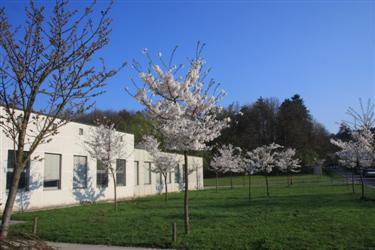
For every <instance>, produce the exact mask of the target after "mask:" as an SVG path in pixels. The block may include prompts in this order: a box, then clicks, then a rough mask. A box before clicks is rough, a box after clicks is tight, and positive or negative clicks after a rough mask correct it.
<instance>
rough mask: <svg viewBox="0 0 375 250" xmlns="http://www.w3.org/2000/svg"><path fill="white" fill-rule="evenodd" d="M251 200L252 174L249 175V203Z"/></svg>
mask: <svg viewBox="0 0 375 250" xmlns="http://www.w3.org/2000/svg"><path fill="white" fill-rule="evenodd" d="M250 200H251V174H249V201H250Z"/></svg>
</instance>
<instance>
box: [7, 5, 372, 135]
mask: <svg viewBox="0 0 375 250" xmlns="http://www.w3.org/2000/svg"><path fill="white" fill-rule="evenodd" d="M25 2H26V3H27V2H28V1H14V0H13V1H11V0H2V1H0V3H1V6H4V7H5V8H6V11H7V13H8V15H9V18H10V20H11V22H12V23H14V24H22V22H23V20H24V17H25V15H24V7H25ZM51 2H53V1H49V2H48V1H37V3H38V4H46V5H47V10H48V7H50V6H51ZM89 3H90V2H89V1H78V0H70V7H71V8H72V9H75V8H78V9H82V8H83V7H84V6H86V5H87V4H89ZM107 3H108V2H107V1H104V0H102V1H98V5H97V8H98V9H100V8H102V7H104V6H106V4H107ZM111 16H112V19H113V23H112V33H111V35H110V39H111V41H110V44H109V45H108V46H107V47H105V48H104V49H103V50H102V51H101V52H100V56H102V57H103V58H104V59H105V61H106V62H107V64H108V67H117V66H119V65H121V63H122V62H131V61H132V60H133V59H136V60H137V61H140V62H141V63H142V62H143V63H144V62H145V60H144V55H143V54H142V50H143V48H147V49H148V51H149V53H150V54H151V55H152V54H154V55H157V54H158V52H162V54H163V55H168V54H169V53H170V52H171V51H172V49H173V48H174V47H175V46H178V50H177V56H176V58H175V59H176V60H175V62H176V63H177V64H179V63H188V58H192V57H194V55H195V47H196V44H197V42H198V41H201V42H204V43H205V44H206V46H205V49H204V51H203V53H202V56H203V57H204V58H205V60H206V62H207V67H210V68H212V71H211V74H210V77H212V78H213V79H215V81H217V82H219V83H220V84H221V85H220V86H221V88H222V89H224V90H225V91H226V92H227V96H226V97H225V98H224V100H223V102H222V105H224V106H226V105H228V104H230V103H233V102H238V103H239V104H240V105H243V104H248V103H251V102H254V101H256V99H257V98H259V97H277V98H278V99H280V101H281V102H282V101H283V100H284V99H285V98H289V97H291V96H293V95H294V94H299V95H301V96H302V98H303V99H304V101H305V104H306V105H307V107H308V109H309V110H310V112H311V114H312V116H313V117H314V119H315V120H317V121H318V122H320V123H322V124H323V125H324V126H325V127H326V128H327V129H328V130H329V131H330V132H332V133H335V132H337V129H338V123H339V122H340V121H342V120H346V119H348V116H347V114H346V110H347V109H348V107H354V108H357V107H358V106H359V101H358V100H359V98H362V99H364V100H367V99H368V98H374V96H375V1H346V0H342V1H330V0H327V1H318V0H301V1H281V0H280V1H276V0H274V1H220V0H217V1H213V0H206V1H205V0H202V1H177V0H175V1H172V0H169V1H144V0H143V1H142V0H140V1H134V0H133V1H125V0H117V1H116V2H115V4H114V7H113V9H112V12H111ZM134 75H135V72H134V69H132V68H131V67H130V66H127V67H125V68H124V69H123V70H122V71H121V72H120V73H119V74H118V75H116V77H114V78H112V79H111V80H110V81H109V82H108V86H107V87H106V93H105V94H103V95H102V96H100V97H98V98H97V100H96V107H97V108H100V109H113V110H119V109H128V110H140V109H142V107H141V106H139V105H138V104H137V103H136V101H135V100H134V99H133V98H132V97H131V96H129V95H127V94H126V92H125V91H124V88H125V87H126V86H131V83H130V81H129V77H131V76H134Z"/></svg>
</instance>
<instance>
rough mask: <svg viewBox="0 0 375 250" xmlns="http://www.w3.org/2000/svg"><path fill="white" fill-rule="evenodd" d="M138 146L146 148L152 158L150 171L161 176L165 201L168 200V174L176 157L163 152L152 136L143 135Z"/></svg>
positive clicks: (173, 168)
mask: <svg viewBox="0 0 375 250" xmlns="http://www.w3.org/2000/svg"><path fill="white" fill-rule="evenodd" d="M139 147H140V148H143V149H145V150H147V151H148V152H149V153H150V154H151V155H152V158H153V164H152V167H151V171H152V172H154V173H157V174H160V175H162V176H163V179H164V186H165V201H167V200H168V182H167V178H168V174H169V173H173V172H174V170H175V167H176V166H177V165H178V163H179V162H178V159H177V158H176V156H175V155H174V154H168V153H164V152H162V151H161V150H160V143H159V142H158V140H157V139H156V138H155V137H153V136H148V135H147V136H143V138H142V141H141V143H140V144H139Z"/></svg>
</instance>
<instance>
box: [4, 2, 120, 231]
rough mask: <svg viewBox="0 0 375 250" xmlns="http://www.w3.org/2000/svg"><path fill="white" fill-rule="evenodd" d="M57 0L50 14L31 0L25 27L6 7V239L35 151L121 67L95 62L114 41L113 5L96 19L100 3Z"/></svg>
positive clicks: (85, 105)
mask: <svg viewBox="0 0 375 250" xmlns="http://www.w3.org/2000/svg"><path fill="white" fill-rule="evenodd" d="M54 3H55V4H54V7H53V8H52V11H51V13H48V14H47V13H46V11H45V8H44V6H37V5H36V3H35V2H34V1H30V4H29V6H28V7H27V8H26V11H25V12H26V20H25V23H24V25H22V27H20V28H18V27H13V26H12V25H11V23H10V22H9V19H8V17H7V15H6V11H5V8H1V9H0V54H1V59H0V103H1V105H2V112H1V115H0V126H1V127H2V128H3V131H4V133H5V135H6V136H7V137H8V138H10V139H11V140H12V141H13V144H14V150H15V151H16V161H15V167H14V171H13V177H12V182H11V187H10V190H9V193H8V196H7V201H6V204H5V209H4V211H3V216H2V223H1V233H0V237H1V238H5V237H6V236H7V234H8V228H9V222H10V218H11V215H12V211H13V205H14V201H15V198H16V194H17V191H18V183H19V180H20V176H21V173H22V171H23V170H24V168H25V166H26V163H27V161H29V160H30V157H31V155H32V154H33V153H34V152H35V150H36V149H37V148H38V146H39V145H40V144H43V143H48V142H49V141H50V140H51V139H52V137H53V136H54V135H56V134H57V133H58V132H59V128H61V127H62V126H64V125H65V124H66V123H67V122H68V121H70V120H72V119H74V117H76V115H77V114H80V113H82V112H84V111H86V110H88V109H89V108H90V107H92V105H93V102H92V98H93V97H95V96H97V95H99V94H101V93H102V92H103V90H102V87H103V86H104V85H105V82H106V80H107V79H108V78H109V77H111V76H113V75H114V74H116V72H117V70H107V69H106V67H105V65H104V63H103V61H102V68H99V69H98V67H95V64H96V63H95V62H94V63H93V59H94V58H95V55H96V54H97V52H99V51H100V50H101V49H102V48H103V47H105V46H106V45H107V44H108V42H109V34H110V31H111V28H110V23H111V19H110V18H109V16H108V15H109V10H110V6H109V7H108V8H106V9H104V10H102V11H101V12H100V13H99V15H95V20H94V19H93V18H91V16H92V14H93V13H94V12H95V10H94V8H93V7H94V5H90V6H88V7H87V8H85V10H84V11H83V12H79V11H77V10H71V9H70V8H69V7H68V6H67V1H63V0H56V1H54ZM26 152H27V155H28V157H24V155H25V153H26ZM33 157H34V156H33ZM35 157H36V156H35Z"/></svg>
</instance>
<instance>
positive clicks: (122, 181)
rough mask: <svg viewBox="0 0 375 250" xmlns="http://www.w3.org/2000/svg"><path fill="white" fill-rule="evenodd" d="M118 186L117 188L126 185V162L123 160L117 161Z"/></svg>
mask: <svg viewBox="0 0 375 250" xmlns="http://www.w3.org/2000/svg"><path fill="white" fill-rule="evenodd" d="M116 184H117V186H125V185H126V161H125V160H123V159H117V160H116Z"/></svg>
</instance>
